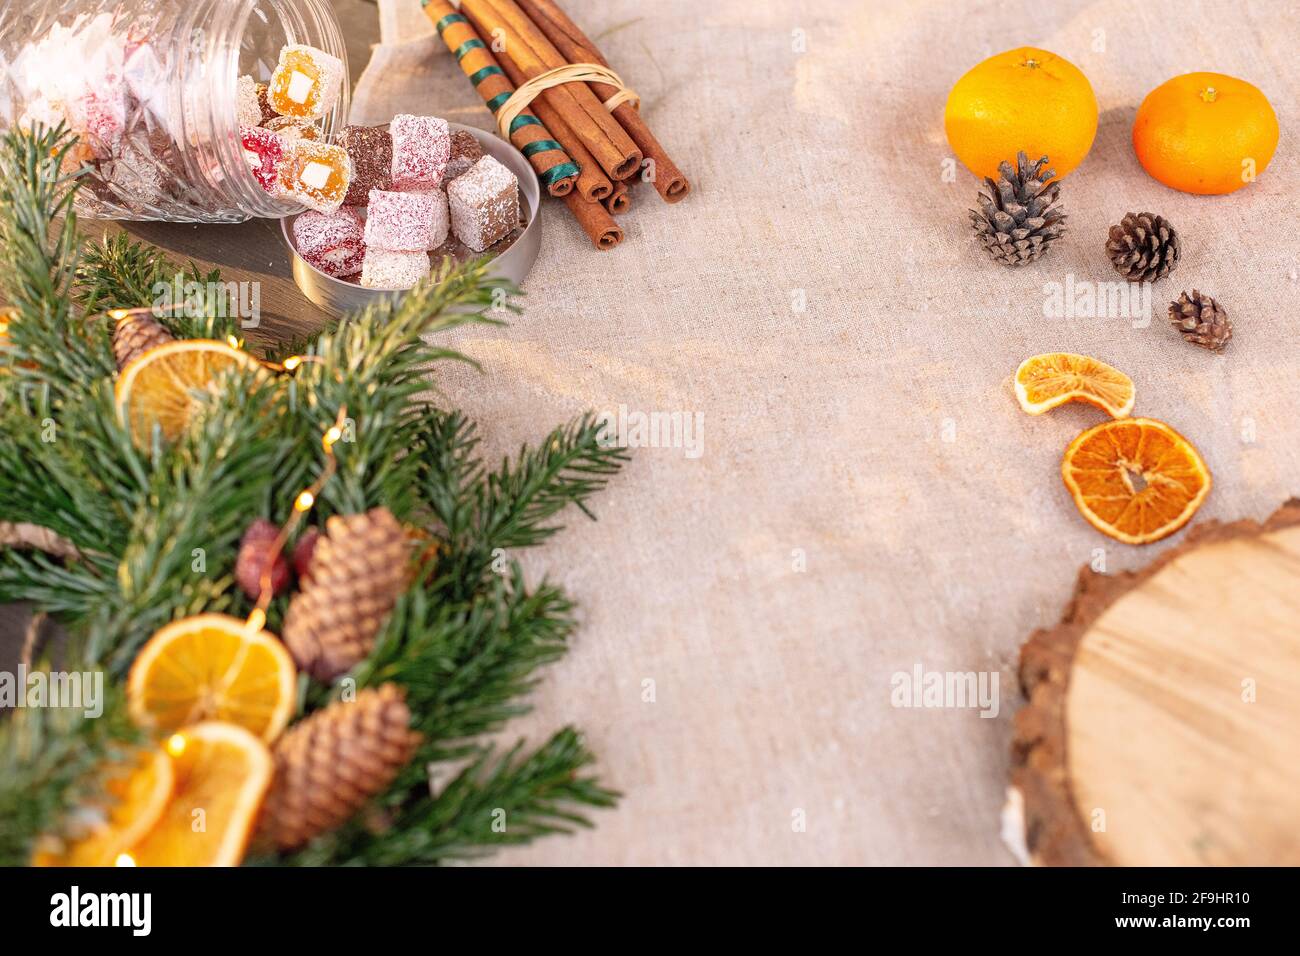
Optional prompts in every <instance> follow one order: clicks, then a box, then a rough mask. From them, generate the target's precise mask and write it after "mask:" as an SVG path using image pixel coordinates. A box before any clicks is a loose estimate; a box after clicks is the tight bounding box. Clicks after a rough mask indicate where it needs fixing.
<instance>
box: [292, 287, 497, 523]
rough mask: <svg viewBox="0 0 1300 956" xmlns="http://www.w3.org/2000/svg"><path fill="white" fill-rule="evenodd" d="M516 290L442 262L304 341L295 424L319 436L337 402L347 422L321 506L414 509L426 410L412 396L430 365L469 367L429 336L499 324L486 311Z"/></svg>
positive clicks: (401, 514) (402, 514)
mask: <svg viewBox="0 0 1300 956" xmlns="http://www.w3.org/2000/svg"><path fill="white" fill-rule="evenodd" d="M513 291H514V290H513V287H511V286H510V285H509V284H508V283H506V282H505V281H503V280H498V279H492V278H489V277H488V274H487V267H486V264H484V263H482V262H473V263H469V264H465V265H459V266H455V267H450V266H447V265H444V266H443V267H442V268H441V269H440V270H439V271H438V272H437V273H436V274H435V275H433V276H432V277H430V278H429V279H427V280H425V281H424V282H423V283H421V284H420V285H418V286H416V287H415V288H414V289H412V290H411V291H410V292H408V293H407V294H406V295H405V296H404V297H402V298H401V299H400V300H394V299H391V298H388V299H383V300H381V301H380V302H379V303H378V304H375V305H372V306H370V307H369V308H367V309H366V310H364V311H363V312H362V313H361V314H360V315H358V316H355V317H353V318H350V319H349V320H348V321H347V322H344V323H342V324H340V325H338V326H336V327H335V328H333V329H330V330H327V331H326V332H324V333H322V334H321V336H320V337H319V338H318V339H317V340H316V341H315V342H314V343H312V344H311V345H310V346H309V347H308V348H307V350H306V352H305V355H306V356H307V358H308V361H307V363H306V364H304V365H303V366H302V367H301V369H300V371H299V372H298V374H297V378H296V382H295V388H294V390H293V393H292V403H293V407H294V409H295V411H296V413H297V414H298V416H299V428H300V429H301V431H302V432H305V433H315V434H319V432H320V430H322V429H324V428H326V427H328V425H329V424H330V423H331V422H332V421H333V420H334V417H335V416H336V415H337V414H338V410H339V409H340V408H343V407H346V408H347V410H348V416H349V418H351V419H352V421H353V426H354V427H352V428H351V429H350V434H349V436H348V440H345V441H344V442H341V443H339V444H338V445H337V446H336V448H335V454H336V456H337V457H338V463H339V471H338V474H337V476H336V477H335V479H334V480H333V481H331V482H330V485H329V487H327V488H326V489H325V492H324V494H323V495H322V501H323V503H324V504H325V506H326V510H327V511H334V512H337V513H343V514H349V513H356V512H360V511H364V510H366V509H367V508H370V507H374V506H375V505H377V504H380V503H383V504H385V505H387V506H388V508H389V509H390V510H391V511H392V512H393V513H394V514H395V515H396V516H397V517H398V518H399V519H405V518H407V517H408V516H409V515H410V514H411V512H412V510H413V509H414V508H415V506H416V504H417V499H416V488H415V481H414V475H415V472H416V471H417V469H418V467H419V462H418V460H417V459H415V458H414V457H412V456H410V455H409V454H408V452H409V451H410V449H411V448H412V447H414V446H415V444H416V443H417V441H418V438H419V435H420V432H421V429H422V427H423V425H422V422H423V419H424V417H425V416H426V415H427V414H428V411H429V409H428V407H427V405H426V404H425V403H424V402H422V401H419V400H418V396H420V395H421V394H422V393H425V392H427V391H428V390H429V380H428V372H429V367H430V366H431V365H433V364H434V363H436V362H439V361H444V360H448V359H450V360H455V361H463V362H470V363H471V364H473V363H472V361H471V360H470V359H469V358H467V357H466V356H464V355H461V354H460V353H459V352H456V351H454V350H451V349H446V348H442V347H438V346H434V345H430V344H428V343H427V341H426V339H427V338H428V337H429V336H432V335H433V334H436V333H442V332H446V331H448V330H450V329H453V328H456V327H457V326H460V325H464V324H467V323H471V322H477V323H489V324H500V323H499V321H498V320H497V319H494V318H493V317H492V316H491V315H490V313H491V312H492V311H493V310H495V309H496V308H497V305H498V302H499V301H500V300H501V299H502V297H503V296H507V295H509V294H510V293H511V292H513ZM286 466H288V467H292V462H286Z"/></svg>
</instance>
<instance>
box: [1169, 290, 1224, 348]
mask: <svg viewBox="0 0 1300 956" xmlns="http://www.w3.org/2000/svg"><path fill="white" fill-rule="evenodd" d="M1169 321H1170V323H1172V325H1173V327H1174V328H1176V329H1177V330H1178V331H1179V332H1181V333H1182V334H1183V338H1184V339H1186V340H1187V341H1188V342H1191V343H1192V344H1193V345H1199V346H1200V347H1201V348H1204V349H1209V350H1210V351H1212V352H1217V351H1219V350H1220V349H1221V348H1223V347H1224V346H1225V345H1227V344H1228V339H1230V338H1232V319H1230V318H1228V313H1227V312H1225V311H1224V310H1223V307H1222V306H1221V305H1219V303H1218V302H1216V301H1215V300H1214V299H1213V298H1212V297H1210V296H1208V295H1201V293H1200V292H1199V291H1197V290H1196V289H1193V290H1192V294H1191V297H1190V298H1189V297H1188V295H1187V293H1186V292H1184V293H1183V294H1182V295H1180V296H1179V297H1178V299H1177V300H1175V301H1174V302H1171V303H1170V304H1169Z"/></svg>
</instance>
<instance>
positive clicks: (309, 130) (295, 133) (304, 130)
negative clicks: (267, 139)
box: [262, 116, 325, 143]
mask: <svg viewBox="0 0 1300 956" xmlns="http://www.w3.org/2000/svg"><path fill="white" fill-rule="evenodd" d="M262 125H263V126H265V127H266V128H267V129H269V130H271V131H272V132H274V133H279V134H280V136H281V138H282V139H283V140H284V141H285V142H286V143H292V142H293V141H294V140H297V139H309V140H312V141H313V142H320V141H321V138H322V137H323V136H324V135H325V134H324V133H322V132H321V128H320V127H319V126H317V125H316V124H315V123H313V122H312V121H311V120H305V119H299V118H298V117H296V116H276V117H273V118H272V119H269V120H267V121H266V122H265V123H263V124H262Z"/></svg>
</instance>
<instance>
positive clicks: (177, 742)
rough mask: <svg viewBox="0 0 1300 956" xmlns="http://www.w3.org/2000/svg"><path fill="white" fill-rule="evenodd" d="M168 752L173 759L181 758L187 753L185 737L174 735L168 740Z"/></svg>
mask: <svg viewBox="0 0 1300 956" xmlns="http://www.w3.org/2000/svg"><path fill="white" fill-rule="evenodd" d="M167 752H168V753H169V754H171V755H172V756H173V757H179V756H180V755H181V754H183V753H185V735H184V734H172V735H171V736H170V737H168V738H167Z"/></svg>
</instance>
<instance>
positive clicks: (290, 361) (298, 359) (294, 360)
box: [284, 355, 302, 372]
mask: <svg viewBox="0 0 1300 956" xmlns="http://www.w3.org/2000/svg"><path fill="white" fill-rule="evenodd" d="M301 364H302V356H301V355H290V356H289V357H288V358H287V359H285V360H284V370H285V371H286V372H292V371H293V370H294V369H296V368H297V367H298V366H299V365H301Z"/></svg>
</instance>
